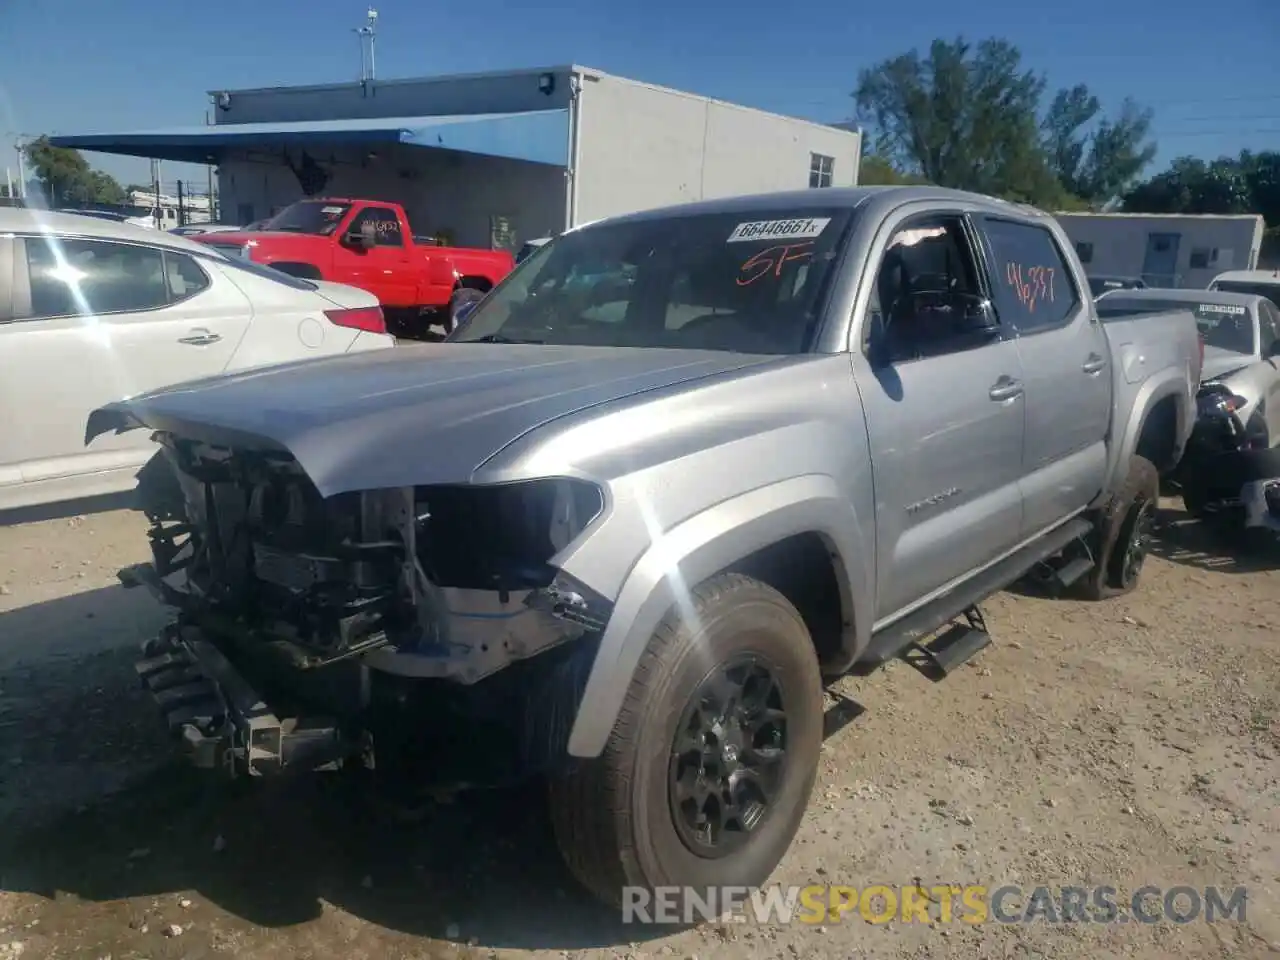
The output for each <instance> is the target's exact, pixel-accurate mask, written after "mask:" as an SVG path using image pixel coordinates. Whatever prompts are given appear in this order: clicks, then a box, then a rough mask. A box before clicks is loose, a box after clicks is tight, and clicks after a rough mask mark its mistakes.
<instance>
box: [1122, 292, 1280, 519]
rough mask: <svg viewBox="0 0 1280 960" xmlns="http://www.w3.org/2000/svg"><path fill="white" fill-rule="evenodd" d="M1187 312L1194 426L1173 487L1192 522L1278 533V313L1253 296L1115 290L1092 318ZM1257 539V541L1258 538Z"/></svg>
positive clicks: (1267, 302)
mask: <svg viewBox="0 0 1280 960" xmlns="http://www.w3.org/2000/svg"><path fill="white" fill-rule="evenodd" d="M1144 309H1145V310H1150V311H1153V312H1154V311H1164V310H1177V309H1182V310H1188V309H1189V310H1191V311H1192V312H1193V313H1194V314H1195V318H1196V325H1197V327H1198V328H1199V330H1200V337H1201V340H1202V341H1203V343H1204V370H1203V373H1202V375H1201V376H1202V379H1201V383H1200V389H1199V392H1198V394H1197V396H1196V407H1197V411H1196V425H1195V430H1194V431H1193V432H1192V435H1191V441H1190V442H1189V443H1188V445H1187V451H1186V454H1185V455H1184V456H1183V459H1182V463H1181V464H1180V465H1179V467H1178V472H1177V479H1178V484H1179V486H1180V487H1181V489H1182V498H1183V503H1184V505H1185V506H1186V509H1187V512H1188V513H1190V514H1191V515H1192V516H1196V517H1205V516H1209V515H1212V516H1214V517H1215V518H1217V519H1220V520H1223V521H1225V522H1226V523H1228V524H1229V525H1230V526H1232V527H1235V528H1236V529H1243V530H1245V531H1252V533H1251V534H1250V535H1251V536H1257V534H1258V533H1266V534H1275V533H1280V309H1277V307H1276V306H1275V304H1274V303H1272V302H1271V300H1269V299H1268V298H1267V297H1266V296H1262V295H1259V294H1258V293H1233V292H1228V291H1226V290H1218V289H1215V290H1117V291H1114V292H1111V293H1107V294H1105V295H1103V296H1102V297H1101V298H1099V300H1098V313H1099V316H1101V317H1102V318H1103V320H1104V321H1105V320H1106V318H1107V317H1108V315H1110V314H1114V315H1116V316H1131V315H1132V314H1133V313H1134V312H1135V311H1138V310H1144ZM1259 539H1264V538H1263V537H1259Z"/></svg>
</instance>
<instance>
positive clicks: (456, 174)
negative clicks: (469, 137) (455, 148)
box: [219, 144, 565, 247]
mask: <svg viewBox="0 0 1280 960" xmlns="http://www.w3.org/2000/svg"><path fill="white" fill-rule="evenodd" d="M308 152H309V153H311V154H312V156H314V157H315V158H316V160H317V161H318V162H319V163H320V165H321V166H322V167H324V168H325V169H327V170H330V171H331V179H330V181H329V184H328V185H327V186H326V187H325V189H324V193H325V194H326V195H328V196H334V197H344V196H345V197H359V198H361V199H368V200H386V201H394V202H396V203H400V204H402V205H403V206H404V208H405V211H406V212H407V213H408V215H409V222H410V224H411V225H412V226H413V230H414V232H415V233H419V234H434V233H435V232H436V231H439V230H449V231H452V233H453V237H454V241H455V242H456V243H457V244H458V245H459V246H472V247H488V246H489V241H490V221H489V218H490V216H504V217H506V218H508V220H509V222H510V224H511V228H512V230H513V231H514V233H515V236H516V238H517V240H519V241H521V242H523V241H524V240H528V239H532V238H534V237H542V236H547V235H548V234H551V233H555V232H558V231H559V230H560V228H561V225H562V224H563V223H564V208H565V177H564V170H563V169H562V168H560V167H551V166H546V165H544V164H538V163H526V162H524V161H519V160H507V159H501V158H497V157H482V156H476V155H474V154H463V153H454V152H450V151H444V150H430V149H424V148H422V147H407V146H398V145H394V144H392V145H387V146H379V147H377V148H376V149H375V151H374V154H375V156H374V158H373V159H370V158H369V156H368V153H367V152H366V151H363V150H359V149H356V148H352V147H335V148H328V149H315V150H310V149H309V150H308ZM295 160H296V158H295ZM219 189H220V190H221V192H222V209H223V211H224V215H223V219H224V220H227V221H229V222H238V223H247V222H249V221H250V220H253V219H257V218H259V217H265V216H267V215H268V214H270V213H271V212H272V211H273V209H276V208H279V207H283V206H285V205H286V204H289V203H292V202H293V201H295V200H300V199H302V197H303V194H302V190H301V188H300V187H299V186H298V181H297V179H296V178H295V177H294V175H293V173H292V172H291V171H290V170H289V168H288V167H286V166H285V165H284V164H282V163H280V161H279V159H278V158H275V157H272V156H270V155H262V156H258V157H256V158H254V157H253V156H252V155H242V156H241V157H240V158H239V159H235V160H228V161H227V162H226V163H224V164H223V165H222V167H220V168H219Z"/></svg>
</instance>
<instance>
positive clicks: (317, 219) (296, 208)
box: [262, 200, 351, 237]
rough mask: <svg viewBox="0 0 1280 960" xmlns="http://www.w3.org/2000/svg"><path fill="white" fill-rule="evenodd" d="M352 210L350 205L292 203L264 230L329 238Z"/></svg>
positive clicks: (322, 202)
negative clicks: (312, 234)
mask: <svg viewBox="0 0 1280 960" xmlns="http://www.w3.org/2000/svg"><path fill="white" fill-rule="evenodd" d="M350 209H351V204H349V203H326V202H324V201H320V200H299V201H298V202H297V203H291V204H289V206H287V207H285V208H284V209H283V210H281V211H280V212H279V213H277V214H276V215H275V216H274V217H271V218H270V219H269V220H267V222H266V223H264V224H263V225H262V229H263V230H285V231H287V232H289V233H314V234H317V235H319V236H322V237H327V236H329V234H331V233H333V231H334V230H336V229H338V224H340V223H341V222H342V218H343V217H345V216H346V215H347V211H348V210H350Z"/></svg>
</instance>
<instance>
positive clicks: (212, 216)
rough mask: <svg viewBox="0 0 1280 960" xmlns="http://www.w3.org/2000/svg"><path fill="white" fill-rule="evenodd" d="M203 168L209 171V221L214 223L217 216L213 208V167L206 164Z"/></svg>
mask: <svg viewBox="0 0 1280 960" xmlns="http://www.w3.org/2000/svg"><path fill="white" fill-rule="evenodd" d="M205 169H206V170H208V172H209V222H210V223H215V222H217V219H218V218H217V217H216V216H214V210H213V167H212V166H208V167H206V168H205Z"/></svg>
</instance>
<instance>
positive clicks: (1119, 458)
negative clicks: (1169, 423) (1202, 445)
mask: <svg viewBox="0 0 1280 960" xmlns="http://www.w3.org/2000/svg"><path fill="white" fill-rule="evenodd" d="M1185 386H1186V371H1185V370H1184V369H1182V368H1180V367H1170V368H1166V369H1165V370H1162V371H1160V372H1159V373H1156V374H1153V375H1152V376H1151V377H1150V378H1148V379H1147V381H1146V382H1144V383H1143V384H1142V386H1141V387H1140V388H1139V389H1138V393H1137V396H1136V397H1135V398H1134V401H1133V406H1131V407H1130V408H1129V415H1128V417H1127V418H1126V419H1125V421H1124V425H1123V430H1122V431H1121V432H1120V434H1119V437H1118V442H1117V450H1116V455H1115V458H1114V460H1113V461H1112V464H1111V470H1110V472H1109V474H1108V476H1107V483H1106V484H1105V485H1104V487H1103V495H1102V497H1100V498H1099V502H1100V503H1105V502H1106V500H1107V498H1109V497H1110V496H1111V495H1112V494H1114V493H1115V491H1116V490H1118V489H1119V487H1120V485H1121V484H1123V483H1124V480H1125V477H1126V476H1127V475H1128V473H1129V461H1130V460H1132V459H1133V456H1134V454H1135V453H1136V452H1137V449H1138V439H1139V438H1140V437H1141V436H1142V430H1143V428H1144V427H1145V426H1146V423H1147V417H1148V416H1150V414H1151V411H1152V410H1153V409H1154V408H1155V405H1156V404H1157V403H1159V402H1160V401H1161V400H1164V399H1165V398H1166V397H1177V398H1182V394H1183V392H1184V388H1185ZM1176 408H1177V417H1178V420H1177V431H1178V435H1177V437H1176V438H1175V439H1176V443H1175V451H1174V452H1175V453H1176V454H1178V455H1179V456H1180V455H1181V453H1182V451H1183V449H1184V448H1185V447H1186V444H1187V439H1188V437H1189V436H1190V434H1191V428H1192V426H1194V416H1193V413H1192V410H1191V409H1188V407H1187V404H1186V403H1183V402H1181V400H1180V401H1179V402H1178V403H1177V404H1176Z"/></svg>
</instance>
